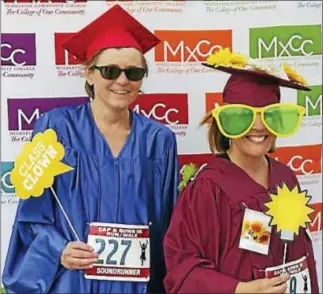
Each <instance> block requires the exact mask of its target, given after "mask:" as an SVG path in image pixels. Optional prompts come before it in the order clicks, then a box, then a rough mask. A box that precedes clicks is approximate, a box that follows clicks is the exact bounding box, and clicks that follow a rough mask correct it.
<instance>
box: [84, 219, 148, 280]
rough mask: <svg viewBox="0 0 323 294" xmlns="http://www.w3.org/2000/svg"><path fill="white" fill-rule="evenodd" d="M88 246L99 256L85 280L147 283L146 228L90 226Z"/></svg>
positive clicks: (92, 224) (108, 224)
mask: <svg viewBox="0 0 323 294" xmlns="http://www.w3.org/2000/svg"><path fill="white" fill-rule="evenodd" d="M88 245H90V246H92V247H93V248H94V249H95V251H96V252H97V253H98V254H99V257H98V261H97V263H95V264H94V266H93V268H90V269H85V270H84V273H85V275H84V277H85V278H86V279H96V280H111V281H133V282H148V281H149V279H150V238H149V226H140V225H122V224H110V223H91V224H90V229H89V235H88Z"/></svg>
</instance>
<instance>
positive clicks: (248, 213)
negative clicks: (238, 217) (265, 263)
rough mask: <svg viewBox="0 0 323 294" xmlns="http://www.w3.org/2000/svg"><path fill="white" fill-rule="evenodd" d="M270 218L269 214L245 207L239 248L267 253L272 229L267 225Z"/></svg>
mask: <svg viewBox="0 0 323 294" xmlns="http://www.w3.org/2000/svg"><path fill="white" fill-rule="evenodd" d="M270 220H271V218H270V216H268V215H265V214H264V213H262V212H259V211H255V210H251V209H249V208H246V210H245V214H244V217H243V223H242V228H241V236H240V242H239V248H242V249H246V250H250V251H253V252H258V253H261V254H264V255H268V251H269V244H270V237H271V231H272V227H271V226H270V225H269V222H270Z"/></svg>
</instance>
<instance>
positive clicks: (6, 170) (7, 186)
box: [1, 162, 15, 194]
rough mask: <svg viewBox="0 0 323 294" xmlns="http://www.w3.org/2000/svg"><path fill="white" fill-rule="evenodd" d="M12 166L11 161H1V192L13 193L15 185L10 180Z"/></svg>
mask: <svg viewBox="0 0 323 294" xmlns="http://www.w3.org/2000/svg"><path fill="white" fill-rule="evenodd" d="M13 167H14V164H13V162H1V193H7V194H13V193H15V187H14V186H13V185H12V183H11V180H10V174H11V171H12V169H13Z"/></svg>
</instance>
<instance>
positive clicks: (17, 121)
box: [8, 97, 89, 131]
mask: <svg viewBox="0 0 323 294" xmlns="http://www.w3.org/2000/svg"><path fill="white" fill-rule="evenodd" d="M88 100H89V98H88V97H68V98H22V99H8V120H9V123H8V125H9V131H27V130H32V129H33V126H34V123H35V121H36V120H37V119H38V118H39V117H40V116H41V115H42V114H43V113H44V112H47V111H49V110H51V109H54V108H56V107H63V106H72V105H80V104H83V103H85V102H87V101H88Z"/></svg>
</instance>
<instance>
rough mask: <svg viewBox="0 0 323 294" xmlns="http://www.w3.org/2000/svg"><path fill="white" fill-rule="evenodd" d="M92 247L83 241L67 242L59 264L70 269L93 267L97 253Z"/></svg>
mask: <svg viewBox="0 0 323 294" xmlns="http://www.w3.org/2000/svg"><path fill="white" fill-rule="evenodd" d="M93 250H94V249H93V248H92V247H91V246H89V245H87V244H86V243H83V242H69V243H68V244H67V245H66V247H65V249H64V250H63V252H62V255H61V264H62V265H63V266H64V267H66V268H67V269H70V270H75V269H86V268H91V267H93V263H94V262H96V261H97V259H98V254H97V253H95V252H93Z"/></svg>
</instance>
